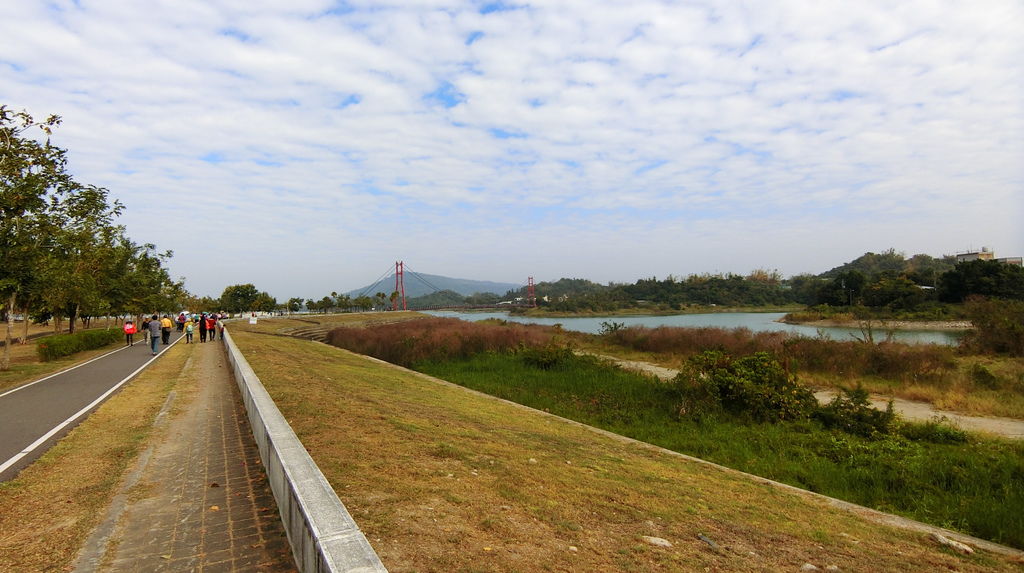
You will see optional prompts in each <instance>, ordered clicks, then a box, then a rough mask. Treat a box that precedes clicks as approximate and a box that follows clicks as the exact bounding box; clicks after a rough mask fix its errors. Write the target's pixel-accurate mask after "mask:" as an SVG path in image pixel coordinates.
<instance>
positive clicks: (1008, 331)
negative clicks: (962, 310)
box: [964, 298, 1024, 356]
mask: <svg viewBox="0 0 1024 573" xmlns="http://www.w3.org/2000/svg"><path fill="white" fill-rule="evenodd" d="M966 309H967V316H968V317H969V318H970V319H971V323H973V324H974V330H973V331H971V332H970V333H968V335H967V336H966V337H964V344H965V345H966V346H967V347H968V348H971V349H973V350H977V351H980V352H993V353H1005V354H1009V355H1010V356H1024V301H1019V300H997V299H991V300H986V299H982V298H972V299H971V300H968V301H967V305H966Z"/></svg>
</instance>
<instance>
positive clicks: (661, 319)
mask: <svg viewBox="0 0 1024 573" xmlns="http://www.w3.org/2000/svg"><path fill="white" fill-rule="evenodd" d="M427 314H432V315H434V316H439V317H448V318H460V319H462V320H468V321H471V322H476V321H480V320H486V319H488V318H497V319H501V320H507V321H509V322H521V323H523V324H545V325H553V324H561V325H562V328H565V329H566V330H574V331H577V332H587V333H590V334H597V333H599V332H601V323H602V322H609V323H612V322H614V323H622V324H625V325H626V326H647V327H650V328H656V327H658V326H689V327H703V326H712V327H718V328H748V329H750V330H752V331H754V332H763V331H771V332H776V331H784V332H792V333H794V334H800V335H803V336H818V334H819V333H821V334H824V335H826V336H828V337H829V338H831V339H833V340H853V339H854V337H857V338H862V337H863V336H864V335H863V333H862V332H861V331H860V329H859V328H840V327H815V326H802V325H798V324H783V323H781V322H778V321H779V320H780V319H781V318H782V317H783V316H785V315H786V314H785V313H783V312H720V313H709V314H676V315H670V316H613V317H594V316H578V317H563V318H536V317H524V316H515V315H511V314H509V313H507V312H456V311H431V312H428V313H427ZM893 334H894V337H895V339H896V340H898V341H900V342H907V343H916V344H946V345H951V346H955V345H957V344H959V343H960V338H961V337H962V336H963V334H964V333H963V332H962V331H945V330H897V331H894V333H893ZM885 335H886V332H885V331H884V330H882V329H878V328H876V329H875V331H874V337H875V340H884V339H885Z"/></svg>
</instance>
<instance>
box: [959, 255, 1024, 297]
mask: <svg viewBox="0 0 1024 573" xmlns="http://www.w3.org/2000/svg"><path fill="white" fill-rule="evenodd" d="M973 295H978V296H985V297H994V298H1003V299H1008V300H1024V268H1021V267H1018V266H1016V265H1008V264H1005V263H1001V262H999V261H985V260H980V259H979V260H974V261H967V262H963V263H959V264H957V265H956V266H955V267H954V268H953V270H951V271H949V272H947V273H945V274H943V275H942V276H941V277H939V300H942V301H944V302H964V301H965V300H967V299H968V298H969V297H971V296H973Z"/></svg>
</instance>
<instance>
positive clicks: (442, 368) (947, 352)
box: [331, 319, 1024, 547]
mask: <svg viewBox="0 0 1024 573" xmlns="http://www.w3.org/2000/svg"><path fill="white" fill-rule="evenodd" d="M503 330H504V331H505V332H504V333H503V332H502V331H503ZM530 330H534V329H532V328H525V327H522V326H520V325H515V326H512V325H500V324H482V325H478V324H472V323H466V322H461V321H458V320H454V319H425V320H419V321H415V322H412V323H403V324H395V325H382V326H379V327H372V328H368V329H359V330H356V329H338V330H336V331H334V332H332V334H331V341H332V343H334V344H338V345H343V346H346V347H348V348H350V349H352V350H354V351H356V352H360V353H364V352H365V353H369V354H371V355H373V352H374V349H375V348H376V349H384V352H383V353H381V354H379V355H378V357H380V358H382V359H386V360H391V361H394V362H396V363H398V364H402V365H406V366H411V367H413V368H415V369H417V370H420V371H423V372H426V373H429V374H431V375H434V376H438V377H440V378H443V379H446V380H450V381H453V382H456V383H458V384H461V385H465V386H467V387H470V388H473V389H476V390H480V391H483V392H487V393H489V394H492V395H495V396H498V397H502V398H506V399H509V400H512V401H516V402H519V403H523V404H525V405H528V406H531V407H534V408H538V409H541V410H545V411H550V412H552V413H556V414H558V415H561V416H565V417H568V418H571V419H575V420H578V421H581V422H583V423H586V424H589V425H594V426H597V427H600V428H604V429H607V430H609V431H612V432H615V433H618V434H621V435H626V436H629V437H633V438H636V439H639V440H642V441H645V442H648V443H653V444H657V445H660V446H663V447H666V448H669V449H672V450H675V451H679V452H682V453H687V454H690V455H694V456H697V457H701V458H703V459H708V460H711V461H715V462H717V463H722V464H723V465H728V466H729V467H733V468H736V469H740V470H742V471H746V472H750V473H754V474H756V475H761V476H764V477H767V478H770V479H775V480H779V481H783V482H785V483H789V484H792V485H795V486H798V487H802V488H806V489H809V490H811V491H816V492H820V493H825V494H827V495H830V496H834V497H838V498H841V499H846V500H849V501H852V502H854V503H858V504H863V505H867V506H871V507H876V508H878V509H881V510H884V511H891V512H895V513H900V514H903V515H906V516H909V517H912V518H914V519H918V520H921V521H925V522H928V523H933V524H936V525H940V526H946V527H952V528H955V529H959V530H961V531H965V532H967V533H970V534H973V535H977V536H980V537H984V538H987V539H992V540H994V541H997V542H1001V543H1006V544H1010V545H1014V546H1016V547H1024V490H1022V489H1021V488H1020V487H1019V483H1021V480H1022V479H1024V444H1019V443H1012V442H1005V441H998V440H987V439H982V438H979V437H974V436H969V435H967V434H965V433H964V432H962V431H960V430H958V429H956V428H953V427H951V426H948V425H946V424H943V423H942V422H940V421H935V422H932V423H928V424H911V423H905V422H902V421H900V420H898V419H897V418H896V416H895V415H894V414H893V413H892V412H891V411H890V412H884V411H883V412H879V411H877V410H873V409H871V408H870V406H869V405H868V402H867V392H866V391H865V390H864V389H863V388H859V387H851V388H848V389H847V390H846V391H845V392H842V393H841V394H840V395H839V396H838V397H837V398H836V399H835V400H834V401H833V402H832V403H831V404H828V405H826V406H824V407H819V406H818V405H817V402H816V401H815V400H814V398H813V396H811V395H810V390H808V389H807V388H806V387H805V386H803V385H801V384H800V383H799V382H798V381H797V370H796V369H794V370H790V369H788V368H787V366H786V364H787V361H794V356H796V355H797V352H801V353H802V354H800V355H799V356H801V357H803V362H804V363H805V364H807V365H808V366H805V368H812V369H815V368H816V369H819V370H822V371H826V372H832V373H833V374H836V373H841V372H838V371H832V370H830V369H835V368H845V366H844V364H845V363H846V362H847V361H849V362H850V363H851V364H853V365H854V366H857V367H858V368H862V369H864V371H865V372H868V373H870V374H871V375H877V376H884V377H887V378H888V377H892V379H893V380H895V381H897V382H898V381H915V376H916V377H918V378H921V379H929V378H934V379H936V380H939V379H941V378H942V377H943V376H944V375H946V374H949V372H950V371H952V370H953V369H954V367H955V362H956V361H955V357H954V355H953V350H952V349H946V348H940V347H918V346H905V345H895V344H890V345H874V344H866V343H859V344H858V343H856V342H851V343H834V342H829V341H825V340H817V339H810V340H809V341H802V340H797V341H796V342H792V341H790V342H787V340H785V339H777V337H776V336H775V335H772V334H767V335H764V336H761V335H756V336H755V335H750V334H749V333H742V332H730V331H721V332H718V333H717V334H718V335H719V336H718V337H717V338H713V339H712V340H710V341H709V340H703V344H705V345H706V344H707V343H708V342H711V343H712V347H713V348H714V347H718V349H717V350H711V351H708V350H698V347H699V346H700V345H699V344H698V343H696V342H695V343H694V345H693V347H692V348H693V352H692V353H690V354H689V356H687V357H685V358H684V371H683V373H682V374H680V376H679V377H678V378H677V379H676V380H675V381H674V382H673V383H672V384H666V383H663V382H659V381H657V380H655V379H653V378H650V377H646V376H642V375H638V374H634V373H630V372H625V371H623V370H621V369H619V368H617V367H614V366H610V365H608V364H605V363H602V362H601V361H599V360H597V359H596V358H593V357H589V356H578V355H576V354H575V353H574V352H573V347H572V345H571V344H569V337H568V335H567V334H566V333H564V332H561V331H560V330H559V329H557V328H554V327H548V328H543V329H536V332H537V333H538V334H539V335H541V337H540V338H537V337H536V336H534V337H533V338H529V335H527V334H526V332H529V331H530ZM610 330H611V332H609V333H608V334H607V336H608V337H618V342H617V343H619V344H622V343H624V342H623V341H624V340H626V339H627V338H626V337H630V336H631V335H638V336H637V338H636V340H643V341H644V343H645V344H648V345H651V346H644V347H643V348H644V350H645V351H649V352H658V351H664V348H678V346H679V345H680V342H679V337H685V336H694V337H696V338H695V340H696V339H697V338H700V336H701V334H703V335H704V336H708V335H710V334H712V332H710V331H709V330H705V331H703V332H699V333H694V332H688V331H690V330H694V329H653V330H654V331H655V332H646V331H643V330H641V331H640V332H634V333H630V332H629V331H630V330H631V329H614V328H612V329H610ZM698 330H699V329H698ZM675 331H679V332H675ZM513 333H515V334H514V335H513ZM673 337H674V338H673ZM670 339H671V341H670ZM369 341H372V342H369ZM659 344H663V345H664V347H661V346H659ZM805 346H806V348H805ZM705 348H706V346H705ZM787 353H788V354H787ZM811 358H814V359H813V360H812V359H811ZM826 358H827V359H826ZM858 365H859V366H858ZM915 372H916V373H917V374H915ZM990 373H991V372H990ZM978 376H984V375H978ZM1017 391H1018V392H1019V390H1017Z"/></svg>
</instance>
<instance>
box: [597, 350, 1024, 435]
mask: <svg viewBox="0 0 1024 573" xmlns="http://www.w3.org/2000/svg"><path fill="white" fill-rule="evenodd" d="M596 356H598V357H599V358H603V359H606V360H610V361H612V362H615V363H616V364H618V365H619V366H622V367H623V368H625V369H627V370H635V371H640V372H646V373H648V374H653V375H654V376H657V377H658V378H659V379H661V380H671V379H673V378H675V377H676V375H677V374H679V371H678V370H673V369H671V368H664V367H662V366H657V365H655V364H650V363H647V362H640V361H637V360H622V359H619V358H615V357H614V356H607V355H596ZM835 396H836V392H835V391H832V390H824V391H821V392H815V393H814V397H815V398H817V399H818V402H821V403H822V404H825V403H828V402H830V401H831V400H832V398H834V397H835ZM871 404H872V405H873V406H874V407H876V408H878V409H881V410H884V409H885V408H886V407H887V406H888V404H889V399H888V398H886V397H884V396H880V395H877V394H872V396H871ZM893 407H894V408H895V409H896V411H897V412H899V414H900V416H902V417H903V418H904V419H905V420H913V421H916V422H927V421H928V420H931V419H933V418H947V419H948V420H949V421H951V422H953V424H954V425H956V426H958V427H960V428H962V429H964V430H968V431H970V432H984V433H989V434H995V435H997V436H1001V437H1005V438H1011V439H1015V440H1022V439H1024V420H1016V419H1013V418H997V417H994V416H967V415H964V414H958V413H956V412H950V411H947V410H936V409H935V408H934V407H932V405H931V404H929V403H927V402H913V401H911V400H904V399H902V398H894V399H893Z"/></svg>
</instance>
